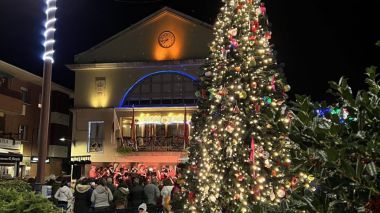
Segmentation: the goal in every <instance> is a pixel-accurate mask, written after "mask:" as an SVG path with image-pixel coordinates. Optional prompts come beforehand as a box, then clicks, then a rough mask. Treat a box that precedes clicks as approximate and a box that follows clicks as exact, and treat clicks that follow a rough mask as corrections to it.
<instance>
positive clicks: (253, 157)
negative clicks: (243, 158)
mask: <svg viewBox="0 0 380 213" xmlns="http://www.w3.org/2000/svg"><path fill="white" fill-rule="evenodd" d="M249 160H251V161H252V162H255V139H254V138H253V136H251V154H250V155H249Z"/></svg>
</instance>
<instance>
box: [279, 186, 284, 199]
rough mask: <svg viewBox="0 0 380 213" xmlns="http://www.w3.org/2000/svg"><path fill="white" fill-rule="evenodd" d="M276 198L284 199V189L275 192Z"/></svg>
mask: <svg viewBox="0 0 380 213" xmlns="http://www.w3.org/2000/svg"><path fill="white" fill-rule="evenodd" d="M277 197H279V198H283V197H285V189H284V188H280V189H279V190H278V191H277Z"/></svg>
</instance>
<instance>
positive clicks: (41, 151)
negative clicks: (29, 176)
mask: <svg viewBox="0 0 380 213" xmlns="http://www.w3.org/2000/svg"><path fill="white" fill-rule="evenodd" d="M45 2H46V7H47V8H46V10H45V13H46V22H45V32H44V37H45V42H44V47H45V52H44V54H43V57H42V59H43V61H44V68H43V83H42V107H41V114H40V124H39V130H38V142H39V143H38V144H39V147H38V159H46V157H47V150H48V137H49V117H50V94H51V75H52V66H53V63H54V57H53V54H54V43H55V40H54V32H55V22H56V20H57V19H56V18H55V13H56V11H57V0H45ZM45 164H46V163H45V161H44V160H39V161H38V164H37V178H36V184H35V190H36V191H37V192H41V188H42V184H43V183H44V178H45Z"/></svg>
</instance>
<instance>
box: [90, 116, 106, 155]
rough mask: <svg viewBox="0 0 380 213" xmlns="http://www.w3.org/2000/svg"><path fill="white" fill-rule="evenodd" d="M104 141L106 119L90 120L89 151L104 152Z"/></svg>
mask: <svg viewBox="0 0 380 213" xmlns="http://www.w3.org/2000/svg"><path fill="white" fill-rule="evenodd" d="M103 142H104V121H90V122H88V152H102V151H103Z"/></svg>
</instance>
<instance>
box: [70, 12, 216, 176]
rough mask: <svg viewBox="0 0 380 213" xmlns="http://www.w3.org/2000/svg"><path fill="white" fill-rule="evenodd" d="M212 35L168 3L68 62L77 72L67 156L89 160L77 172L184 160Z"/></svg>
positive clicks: (207, 28) (159, 164) (173, 164)
mask: <svg viewBox="0 0 380 213" xmlns="http://www.w3.org/2000/svg"><path fill="white" fill-rule="evenodd" d="M212 35H213V34H212V27H211V26H210V25H208V24H206V23H203V22H201V21H199V20H197V19H194V18H192V17H189V16H187V15H185V14H183V13H180V12H178V11H175V10H173V9H170V8H167V7H165V8H163V9H161V10H159V11H157V12H155V13H154V14H152V15H150V16H148V17H146V18H145V19H143V20H141V21H139V22H138V23H136V24H134V25H132V26H130V27H128V28H127V29H125V30H123V31H122V32H120V33H118V34H116V35H115V36H113V37H111V38H109V39H107V40H105V41H103V42H101V43H100V44H98V45H96V46H94V47H92V48H90V49H89V50H87V51H85V52H83V53H80V54H78V55H76V56H75V63H74V64H71V65H67V66H68V68H69V69H71V70H73V71H74V72H75V94H74V109H73V140H74V141H75V143H73V145H72V148H71V154H72V161H75V162H79V161H80V158H81V157H82V158H84V159H87V161H86V162H87V163H88V164H87V165H86V166H83V165H82V166H81V169H80V172H79V173H80V175H87V174H88V172H89V170H90V162H89V160H90V161H91V165H93V166H107V165H110V164H112V165H114V164H117V165H119V166H120V165H121V166H125V167H127V168H131V167H134V166H136V165H137V166H139V165H144V167H152V168H156V169H160V167H163V166H167V167H172V168H174V167H175V165H176V164H178V163H179V162H180V161H181V160H183V159H186V157H187V154H186V152H185V149H186V148H187V146H188V136H189V134H191V132H190V131H191V128H190V121H191V114H192V112H194V110H196V99H197V98H196V95H195V92H196V88H195V83H196V81H197V79H198V75H199V70H200V66H201V65H202V64H203V63H204V59H205V58H206V57H207V56H208V53H209V51H208V43H209V42H210V41H211V39H212ZM82 162H84V161H82ZM93 168H94V167H93ZM78 176H79V175H78Z"/></svg>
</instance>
